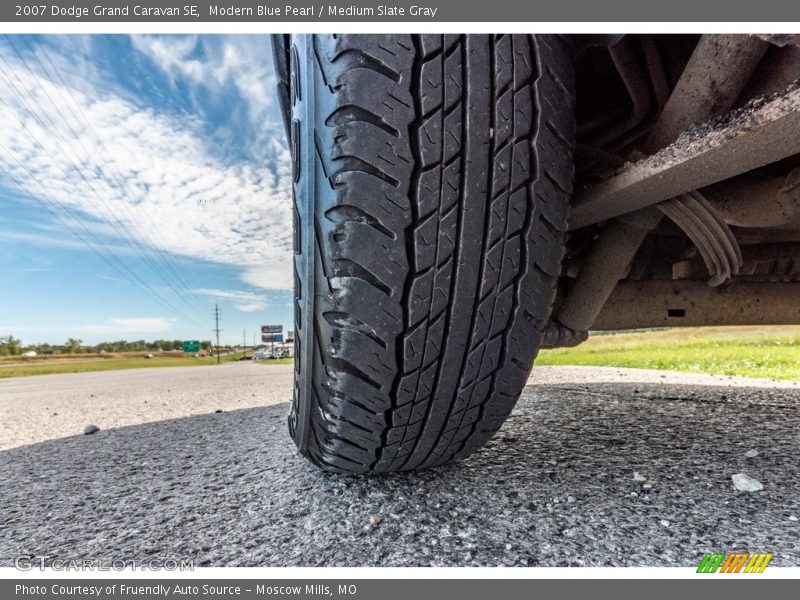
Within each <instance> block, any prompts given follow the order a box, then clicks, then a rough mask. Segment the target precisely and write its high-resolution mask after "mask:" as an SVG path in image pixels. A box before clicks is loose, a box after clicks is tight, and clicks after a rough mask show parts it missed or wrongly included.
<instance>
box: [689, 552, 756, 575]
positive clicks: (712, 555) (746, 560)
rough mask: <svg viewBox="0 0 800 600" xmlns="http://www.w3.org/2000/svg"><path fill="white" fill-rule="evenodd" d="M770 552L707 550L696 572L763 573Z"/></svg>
mask: <svg viewBox="0 0 800 600" xmlns="http://www.w3.org/2000/svg"><path fill="white" fill-rule="evenodd" d="M771 560H772V552H754V553H753V554H750V553H749V552H731V553H727V554H726V553H725V552H708V553H706V555H705V556H704V557H703V560H701V561H700V566H698V567H697V572H698V573H763V572H764V569H766V568H767V565H768V564H769V561H771Z"/></svg>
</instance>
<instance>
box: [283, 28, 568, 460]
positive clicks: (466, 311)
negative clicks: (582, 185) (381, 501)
mask: <svg viewBox="0 0 800 600" xmlns="http://www.w3.org/2000/svg"><path fill="white" fill-rule="evenodd" d="M290 62H291V65H292V68H291V69H290V78H291V88H292V90H291V95H292V99H291V100H292V102H291V103H292V106H293V111H292V122H291V127H290V129H291V146H292V153H293V157H294V175H295V197H296V202H295V217H296V224H295V232H296V233H295V296H296V306H295V316H296V325H295V327H296V337H295V339H296V354H295V365H296V378H295V391H294V401H293V403H292V409H291V412H290V415H289V428H290V432H291V434H292V437H293V438H294V440H295V442H296V444H297V446H298V448H299V449H300V452H301V453H302V454H303V455H305V456H307V457H308V458H310V459H311V460H312V461H313V462H315V463H316V464H317V465H319V466H321V467H323V468H325V469H328V470H335V471H346V472H375V473H381V472H389V471H398V470H410V469H417V468H424V467H431V466H436V465H441V464H443V463H446V462H448V461H451V460H453V459H459V458H462V457H465V456H467V455H469V454H470V453H471V452H473V451H475V450H476V449H478V448H480V447H481V446H482V445H483V444H485V443H486V442H487V441H488V440H489V439H490V438H491V437H492V436H493V435H494V433H495V432H496V431H497V430H498V429H499V428H500V426H501V425H502V424H503V421H504V420H505V419H506V417H507V416H508V414H509V413H510V411H511V409H512V408H513V406H514V404H515V402H516V400H517V398H518V397H519V394H520V391H521V390H522V387H523V386H524V385H525V382H526V380H527V378H528V375H529V372H530V369H531V366H532V364H533V359H534V357H535V355H536V352H537V350H538V347H539V345H540V343H541V339H542V335H543V332H544V328H545V326H546V323H547V319H548V317H549V315H550V312H551V307H552V303H553V299H554V295H555V285H556V279H557V277H558V275H559V273H560V268H561V260H562V256H563V237H564V231H565V230H566V224H567V212H568V202H569V194H570V192H571V182H572V175H573V167H572V149H573V140H574V136H575V133H574V116H573V84H572V66H571V64H570V61H569V58H568V54H567V52H566V49H565V47H564V46H563V43H562V41H561V39H560V38H558V37H555V36H527V35H498V36H488V35H415V36H411V35H397V36H394V35H393V36H383V35H380V36H378V35H339V36H322V35H314V36H293V37H292V48H291V50H290Z"/></svg>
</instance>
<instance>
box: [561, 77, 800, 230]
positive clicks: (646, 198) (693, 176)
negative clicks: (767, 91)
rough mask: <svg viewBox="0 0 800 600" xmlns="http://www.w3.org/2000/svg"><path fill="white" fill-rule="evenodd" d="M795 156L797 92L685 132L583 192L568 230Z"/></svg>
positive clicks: (799, 131)
mask: <svg viewBox="0 0 800 600" xmlns="http://www.w3.org/2000/svg"><path fill="white" fill-rule="evenodd" d="M799 152H800V89H797V88H793V89H791V90H789V91H787V92H785V93H784V94H782V95H780V96H778V97H775V98H772V99H770V100H766V101H761V102H756V103H753V104H751V105H750V106H748V107H745V108H744V109H741V110H737V111H734V112H733V113H731V114H730V115H728V116H727V117H726V118H725V119H723V120H722V121H719V122H716V123H715V122H713V121H712V122H710V123H706V124H704V125H702V126H699V127H696V128H694V129H692V130H689V131H687V132H685V133H684V134H683V135H681V137H680V138H678V140H677V141H676V142H675V143H673V144H671V145H670V146H667V147H666V148H664V149H663V150H661V151H660V152H658V153H656V154H655V155H653V156H650V157H648V158H645V159H643V160H640V161H638V162H636V163H635V164H632V165H630V166H628V167H627V168H624V169H623V170H622V171H621V172H619V173H618V174H617V175H615V176H613V177H611V178H610V179H608V180H607V181H605V182H603V183H600V184H598V185H596V186H594V187H592V188H590V189H588V190H586V191H584V192H582V193H580V194H579V195H578V196H577V197H576V198H575V201H574V205H573V208H572V214H571V217H570V229H573V230H574V229H579V228H581V227H586V226H587V225H592V224H594V223H599V222H601V221H605V220H608V219H611V218H613V217H617V216H620V215H623V214H626V213H628V212H633V211H635V210H638V209H640V208H644V207H646V206H651V205H653V204H657V203H658V202H662V201H664V200H668V199H669V198H674V197H675V196H679V195H681V194H686V193H688V192H691V191H693V190H696V189H698V188H702V187H705V186H707V185H711V184H712V183H717V182H719V181H722V180H725V179H728V178H730V177H734V176H736V175H740V174H741V173H745V172H747V171H751V170H753V169H755V168H758V167H761V166H764V165H767V164H770V163H773V162H776V161H778V160H781V159H783V158H786V157H787V156H791V155H793V154H797V153H799Z"/></svg>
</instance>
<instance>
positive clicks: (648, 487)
mask: <svg viewBox="0 0 800 600" xmlns="http://www.w3.org/2000/svg"><path fill="white" fill-rule="evenodd" d="M652 487H653V485H652V484H650V483H645V484H644V485H643V486H642V489H644V490H649V489H651V488H652Z"/></svg>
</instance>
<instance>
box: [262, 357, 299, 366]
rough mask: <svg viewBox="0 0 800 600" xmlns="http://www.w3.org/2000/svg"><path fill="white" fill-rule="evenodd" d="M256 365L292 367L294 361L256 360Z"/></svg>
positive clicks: (285, 359) (281, 359)
mask: <svg viewBox="0 0 800 600" xmlns="http://www.w3.org/2000/svg"><path fill="white" fill-rule="evenodd" d="M256 363H257V364H259V365H293V364H294V359H293V358H264V359H262V360H257V361H256Z"/></svg>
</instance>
